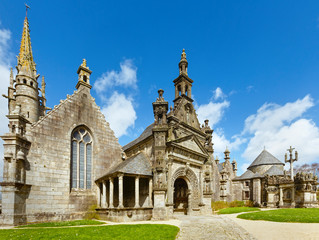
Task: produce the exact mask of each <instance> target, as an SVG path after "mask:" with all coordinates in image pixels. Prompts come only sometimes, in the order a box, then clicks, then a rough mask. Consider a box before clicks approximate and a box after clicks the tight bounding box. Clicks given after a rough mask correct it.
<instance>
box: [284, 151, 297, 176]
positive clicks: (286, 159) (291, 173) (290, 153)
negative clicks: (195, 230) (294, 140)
mask: <svg viewBox="0 0 319 240" xmlns="http://www.w3.org/2000/svg"><path fill="white" fill-rule="evenodd" d="M294 149H295V148H292V147H291V146H290V148H289V149H287V151H288V152H289V159H288V158H287V153H286V154H285V162H289V163H290V178H291V180H294V170H293V162H295V161H297V160H298V152H297V151H295V159H293V158H292V151H293V150H294Z"/></svg>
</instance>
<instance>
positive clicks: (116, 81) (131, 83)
mask: <svg viewBox="0 0 319 240" xmlns="http://www.w3.org/2000/svg"><path fill="white" fill-rule="evenodd" d="M120 68H121V70H120V71H119V72H117V71H115V70H111V71H107V72H106V73H103V74H102V76H101V77H99V78H98V79H97V80H96V82H95V83H94V89H95V90H96V91H97V93H102V92H104V91H105V90H107V89H109V88H111V87H113V86H122V87H133V88H136V82H137V77H136V72H137V68H136V66H134V65H133V61H132V60H130V59H127V60H125V61H124V62H121V63H120Z"/></svg>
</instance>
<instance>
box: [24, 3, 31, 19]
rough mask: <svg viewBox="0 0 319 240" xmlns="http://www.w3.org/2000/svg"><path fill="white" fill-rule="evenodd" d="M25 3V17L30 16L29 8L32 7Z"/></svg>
mask: <svg viewBox="0 0 319 240" xmlns="http://www.w3.org/2000/svg"><path fill="white" fill-rule="evenodd" d="M24 5H25V17H27V16H28V9H31V8H30V7H29V6H28V5H27V4H26V3H25V4H24Z"/></svg>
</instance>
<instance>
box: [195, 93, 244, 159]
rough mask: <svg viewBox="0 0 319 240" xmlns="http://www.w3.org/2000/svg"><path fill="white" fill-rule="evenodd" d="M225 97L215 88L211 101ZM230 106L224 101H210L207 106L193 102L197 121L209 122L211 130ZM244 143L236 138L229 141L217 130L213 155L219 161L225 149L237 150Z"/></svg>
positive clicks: (222, 132) (219, 129)
mask: <svg viewBox="0 0 319 240" xmlns="http://www.w3.org/2000/svg"><path fill="white" fill-rule="evenodd" d="M225 97H226V95H225V94H224V93H223V91H222V89H221V88H219V87H218V88H216V90H215V91H214V95H213V99H215V100H218V99H223V98H225ZM229 106H230V103H229V101H227V100H224V101H222V102H213V101H210V102H209V103H208V104H202V105H198V104H197V103H196V102H195V108H196V109H197V110H196V113H197V115H198V120H199V122H200V123H203V122H204V120H206V119H208V120H209V125H210V126H211V128H212V129H213V128H214V126H215V125H216V124H217V123H219V121H220V120H221V119H222V118H223V116H224V113H225V110H226V109H227V108H228V107H229ZM244 141H245V139H241V138H239V137H238V136H234V137H232V138H231V139H230V140H229V139H227V138H226V136H225V134H224V131H223V129H222V128H217V129H215V130H214V133H213V143H214V155H215V156H218V157H219V158H220V159H222V158H223V157H224V151H225V149H226V147H227V148H228V149H229V150H230V151H233V150H238V148H239V146H240V145H241V144H242V143H243V142H244Z"/></svg>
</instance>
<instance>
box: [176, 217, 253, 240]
mask: <svg viewBox="0 0 319 240" xmlns="http://www.w3.org/2000/svg"><path fill="white" fill-rule="evenodd" d="M177 219H178V220H180V221H181V223H180V226H179V227H180V232H179V234H178V236H177V240H193V239H196V240H201V239H205V240H210V239H214V240H215V239H216V240H224V239H227V240H228V239H229V240H230V239H236V240H244V239H245V240H246V239H247V240H253V239H254V240H255V238H254V237H253V236H252V235H250V234H249V233H248V232H247V231H246V230H244V229H243V228H242V227H241V226H239V225H238V224H236V223H235V222H234V221H233V220H231V219H229V218H227V217H225V216H221V215H211V216H178V217H177Z"/></svg>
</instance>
